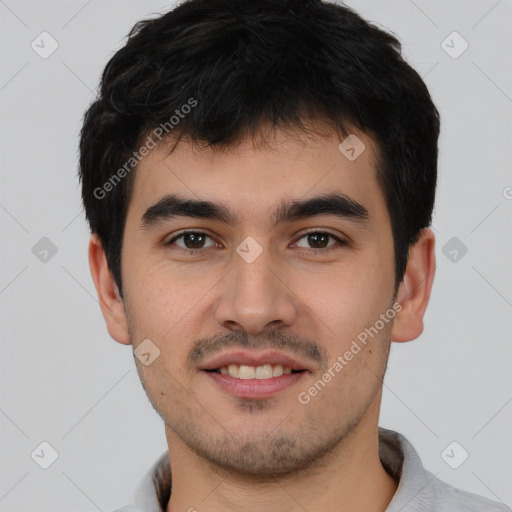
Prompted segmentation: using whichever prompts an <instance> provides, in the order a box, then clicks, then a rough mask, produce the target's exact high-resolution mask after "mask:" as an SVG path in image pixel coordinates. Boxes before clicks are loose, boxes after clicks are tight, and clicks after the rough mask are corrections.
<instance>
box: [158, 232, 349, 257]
mask: <svg viewBox="0 0 512 512" xmlns="http://www.w3.org/2000/svg"><path fill="white" fill-rule="evenodd" d="M188 234H194V235H205V236H207V237H208V238H212V237H211V236H210V235H208V234H207V233H204V232H203V231H192V230H191V231H183V232H181V233H180V234H179V235H176V236H175V237H174V238H172V239H171V240H169V241H168V242H166V243H165V244H164V246H166V247H169V246H171V245H172V244H173V243H174V242H176V240H179V239H180V238H183V236H185V235H188ZM308 235H328V236H329V237H331V238H333V239H334V240H336V242H338V244H339V245H341V246H345V245H348V244H347V242H345V241H343V240H342V239H341V238H339V237H337V236H336V235H333V234H332V233H329V232H328V231H319V230H314V231H308V232H307V233H304V234H302V235H301V236H300V237H299V238H298V239H297V241H299V240H301V239H302V238H304V237H306V236H308ZM212 239H213V238H212ZM294 243H296V242H294ZM179 249H180V250H181V251H183V252H185V253H186V254H188V255H189V256H199V255H200V254H202V253H204V252H207V251H209V250H210V249H212V247H207V248H205V249H184V248H183V247H179ZM301 249H302V251H301ZM338 249H340V247H339V246H337V245H336V244H333V245H331V246H329V247H327V248H326V249H314V248H311V249H305V248H303V247H302V248H299V252H303V251H307V252H308V253H311V252H313V254H320V253H321V254H326V253H331V252H332V251H336V250H338Z"/></svg>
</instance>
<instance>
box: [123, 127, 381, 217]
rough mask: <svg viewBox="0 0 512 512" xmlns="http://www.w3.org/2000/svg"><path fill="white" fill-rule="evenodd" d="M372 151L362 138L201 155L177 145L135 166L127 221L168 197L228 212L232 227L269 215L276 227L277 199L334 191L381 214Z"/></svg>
mask: <svg viewBox="0 0 512 512" xmlns="http://www.w3.org/2000/svg"><path fill="white" fill-rule="evenodd" d="M377 163H378V146H377V144H376V143H375V141H374V140H373V139H372V138H371V137H370V136H369V135H367V134H365V133H362V132H360V131H355V130H354V131H353V132H351V133H350V135H349V137H348V138H346V137H343V136H342V137H340V136H339V135H338V134H336V132H335V131H333V132H332V133H330V134H328V135H327V136H326V135H325V134H324V135H323V136H315V135H311V134H308V135H296V134H294V135H290V134H289V133H286V132H283V131H279V130H278V131H276V132H275V133H274V134H273V135H272V136H270V137H269V138H268V139H267V140H266V143H264V144H260V145H255V143H254V139H253V138H252V137H246V138H245V139H243V140H242V142H240V143H239V144H236V145H233V146H229V147H222V148H220V147H206V148H205V147H200V146H198V145H196V144H193V143H191V142H188V141H186V140H182V141H180V142H179V143H178V144H177V146H176V147H175V148H174V150H173V151H172V153H170V151H169V146H164V145H162V146H159V147H157V148H155V149H153V150H152V151H151V152H150V153H149V154H148V155H147V156H146V157H145V158H144V159H143V160H142V161H141V162H140V163H139V164H138V166H137V169H136V170H135V171H134V172H135V175H134V176H133V188H132V193H131V200H130V204H129V208H128V219H127V223H128V220H130V221H135V220H137V221H140V218H141V217H142V215H143V214H144V212H145V211H146V210H147V208H149V207H150V206H151V205H153V204H155V203H156V202H157V201H158V200H159V199H161V198H162V197H163V196H165V195H167V194H178V195H180V196H181V197H185V198H190V199H194V200H202V199H204V200H209V201H215V202H218V203H219V204H224V205H229V206H230V211H232V212H233V213H235V215H236V217H237V219H239V220H240V219H242V220H243V219H244V218H245V219H246V220H250V219H251V218H254V215H258V216H261V215H262V214H263V215H268V216H269V217H272V218H271V219H269V220H275V211H276V206H277V205H278V204H279V203H282V201H283V198H286V199H288V200H297V199H300V198H302V199H304V198H306V197H308V196H311V197H313V196H318V195H321V194H327V193H330V192H333V191H336V192H338V193H341V194H344V195H345V196H347V197H348V198H349V199H352V200H354V201H356V202H358V203H360V204H362V205H364V206H365V208H366V209H367V210H368V211H369V212H370V215H371V210H373V209H375V207H378V206H379V205H380V206H381V207H382V206H383V194H382V192H381V190H380V186H379V185H378V181H377Z"/></svg>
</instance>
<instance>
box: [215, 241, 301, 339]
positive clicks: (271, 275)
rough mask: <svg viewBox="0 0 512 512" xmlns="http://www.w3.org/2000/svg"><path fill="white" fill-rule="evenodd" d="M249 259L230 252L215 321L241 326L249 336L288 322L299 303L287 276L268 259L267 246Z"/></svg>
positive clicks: (291, 322)
mask: <svg viewBox="0 0 512 512" xmlns="http://www.w3.org/2000/svg"><path fill="white" fill-rule="evenodd" d="M249 261H250V260H248V261H246V260H245V259H244V258H242V257H241V256H239V255H238V254H237V253H235V254H234V255H233V265H234V268H233V270H232V272H229V273H228V274H227V276H226V277H225V279H224V281H223V284H222V285H221V296H220V297H219V299H218V301H217V307H216V311H215V316H216V321H217V322H218V323H219V325H222V326H223V327H225V328H228V329H231V330H240V329H243V330H245V331H246V332H247V333H248V334H249V335H252V336H257V335H258V334H261V333H262V332H264V331H266V330H268V329H269V328H271V327H272V328H277V327H287V326H290V325H292V324H293V323H294V321H295V318H296V316H297V313H298V309H299V307H298V300H297V298H296V297H295V295H294V294H293V291H292V290H291V288H290V285H289V283H287V281H288V280H289V279H287V277H289V276H287V275H286V273H285V272H284V270H282V269H281V270H280V269H279V266H278V265H276V263H275V262H273V261H272V258H271V255H270V251H269V250H263V252H262V253H261V254H260V255H259V256H258V257H257V258H256V259H255V260H254V261H252V262H249Z"/></svg>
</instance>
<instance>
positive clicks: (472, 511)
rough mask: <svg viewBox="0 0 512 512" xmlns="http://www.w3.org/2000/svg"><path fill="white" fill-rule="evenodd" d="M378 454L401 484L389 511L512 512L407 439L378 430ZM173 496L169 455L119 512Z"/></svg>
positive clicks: (156, 509)
mask: <svg viewBox="0 0 512 512" xmlns="http://www.w3.org/2000/svg"><path fill="white" fill-rule="evenodd" d="M379 453H380V459H381V461H382V465H383V466H384V467H385V469H386V471H387V472H388V473H389V474H390V475H391V476H393V478H395V480H397V481H399V484H398V489H397V491H396V493H395V495H394V496H393V499H392V500H391V503H390V504H389V506H388V508H387V509H386V512H484V511H485V512H512V511H511V510H510V508H508V507H507V506H506V505H504V504H501V503H497V502H495V501H491V500H488V499H487V498H483V497H482V496H478V495H476V494H473V493H470V492H466V491H462V490H460V489H456V488H455V487H452V486H450V485H448V484H445V483H444V482H442V481H441V480H439V479H437V478H436V477H435V476H434V475H432V474H431V473H429V472H428V471H427V470H426V469H425V468H424V467H423V464H422V463H421V460H420V458H419V456H418V454H417V452H416V450H415V449H414V448H413V446H412V445H411V443H409V441H407V439H406V438H405V437H404V436H403V435H401V434H399V433H397V432H393V431H392V430H387V429H384V428H381V427H379ZM170 494H171V468H170V464H169V454H168V452H165V453H163V454H162V455H161V456H160V457H159V458H158V460H157V461H156V462H155V463H154V464H153V466H152V467H151V468H150V470H149V471H148V473H147V474H146V475H145V476H144V478H143V479H142V480H141V481H140V483H139V485H138V487H137V490H136V492H135V495H134V504H133V505H128V506H126V507H123V508H121V509H119V510H117V511H116V512H165V508H166V506H167V502H168V501H169V497H170Z"/></svg>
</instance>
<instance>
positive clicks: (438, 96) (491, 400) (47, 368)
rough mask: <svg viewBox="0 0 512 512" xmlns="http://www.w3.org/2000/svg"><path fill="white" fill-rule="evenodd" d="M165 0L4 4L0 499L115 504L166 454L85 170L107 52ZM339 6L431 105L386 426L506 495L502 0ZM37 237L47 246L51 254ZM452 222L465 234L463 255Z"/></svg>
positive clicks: (507, 95) (489, 492) (511, 326)
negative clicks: (418, 83)
mask: <svg viewBox="0 0 512 512" xmlns="http://www.w3.org/2000/svg"><path fill="white" fill-rule="evenodd" d="M172 5H173V3H172V2H164V1H126V0H123V1H117V0H116V1H113V0H109V1H100V0H92V1H88V2H87V1H83V0H80V1H74V0H73V1H37V2H36V1H32V2H28V1H21V0H0V34H1V36H0V37H1V63H2V65H1V66H0V106H1V134H0V144H1V155H2V165H1V169H2V182H1V189H0V219H1V237H2V252H1V261H2V272H1V276H0V307H1V312H2V328H1V338H2V343H1V358H0V365H1V394H0V431H1V456H0V464H1V473H0V474H1V479H0V510H1V511H13V512H14V511H16V512H18V511H19V512H21V511H23V512H25V511H32V510H34V511H35V510H38V511H39V512H46V511H48V512H49V511H52V512H57V511H69V510H73V511H77V512H78V511H84V512H85V511H96V510H101V511H106V512H108V511H111V510H113V509H115V508H117V507H119V506H121V505H124V504H126V503H128V502H130V501H131V498H132V493H133V489H134V486H135V484H136V482H137V481H138V480H139V478H140V477H141V476H142V474H143V473H144V472H145V471H146V469H147V468H148V467H149V465H150V464H152V463H153V461H154V460H155V459H156V457H157V456H158V455H160V454H161V453H162V452H163V451H164V450H166V443H165V437H164V429H163V424H162V422H161V420H160V418H159V417H158V416H157V414H156V413H155V412H154V411H153V409H152V407H151V406H150V404H149V402H148V400H147V398H146V396H145V394H144V391H143V389H142V386H141V384H140V383H139V379H138V376H137V373H136V370H135V366H134V362H133V359H132V355H131V352H130V351H131V348H130V347H125V346H122V345H119V344H117V343H115V342H114V341H113V340H112V339H111V338H110V337H109V335H108V333H107V330H106V328H105V325H104V321H103V317H102V316H101V313H100V308H99V305H98V303H97V299H96V293H95V290H94V286H93V282H92V279H91V277H90V273H89V266H88V261H87V244H88V235H89V233H88V229H87V226H86V223H85V219H84V214H83V211H82V208H81V203H80V191H79V187H78V181H77V178H76V167H77V140H78V139H77V136H78V131H79V129H80V126H81V120H82V115H83V113H84V111H85V109H86V107H87V106H88V105H89V103H90V102H91V101H92V100H93V97H94V91H95V89H96V87H97V84H98V81H99V76H100V73H101V71H102V70H103V67H104V65H105V64H106V62H107V61H108V59H109V58H110V57H111V55H112V54H113V53H114V51H115V50H117V49H119V48H120V47H121V46H122V45H123V38H124V37H125V35H126V34H127V33H128V31H129V29H130V28H131V27H132V25H133V24H134V23H135V22H136V21H138V20H139V19H141V18H144V17H147V16H148V15H150V14H152V13H157V12H164V11H166V10H167V9H168V8H170V7H171V6H172ZM348 5H350V6H352V7H354V8H355V9H356V10H358V12H360V13H361V14H362V15H363V16H365V17H366V18H367V19H369V20H372V21H374V22H375V23H376V24H377V25H379V26H381V27H384V28H387V29H390V30H392V31H393V32H394V33H395V34H397V35H398V36H399V38H400V40H401V41H402V43H403V49H404V54H405V56H406V58H407V59H408V60H409V62H410V63H411V64H412V65H413V66H414V67H415V68H416V69H417V70H418V72H419V73H420V74H421V75H422V76H423V77H424V79H425V81H426V83H427V85H428V87H429V89H430V91H431V93H432V96H433V99H434V102H435V103H436V104H437V106H438V108H439V110H440V112H441V116H442V135H441V140H440V160H439V171H440V181H439V189H438V196H437V208H436V214H435V218H434V228H435V231H436V234H437V249H436V253H437V258H438V266H437V276H436V279H435V285H434V290H433V294H432V299H431V304H430V306H429V309H428V312H427V315H426V328H425V331H424V333H423V335H422V336H421V338H420V339H418V340H417V341H414V342H411V343H405V344H400V345H398V344H393V347H392V353H391V359H390V364H389V370H388V374H387V377H386V379H385V388H384V399H383V407H382V414H381V421H380V424H381V425H382V426H384V427H387V428H392V429H394V430H397V431H399V432H402V433H403V434H405V435H406V436H407V437H408V438H409V439H410V440H411V441H412V443H413V444H414V446H415V447H416V449H417V450H418V451H419V453H420V456H421V458H422V460H423V462H424V464H425V466H426V467H427V468H428V469H429V470H430V471H432V472H433V473H434V474H436V475H437V476H438V477H439V478H441V479H442V480H444V481H446V482H448V483H450V484H453V485H455V486H457V487H460V488H463V489H466V490H469V491H472V492H475V493H478V494H481V495H484V496H487V497H489V498H492V499H494V500H497V501H503V502H505V503H507V504H508V505H509V506H510V505H511V504H512V443H511V441H510V438H511V433H512V372H511V362H512V348H511V347H512V342H511V339H510V338H511V336H510V334H511V332H512V314H511V313H512V272H511V270H510V267H511V256H512V237H511V234H512V233H511V222H510V221H511V214H512V200H511V198H512V188H507V187H512V173H511V142H512V140H511V134H512V72H511V64H510V55H511V53H512V36H511V31H510V27H511V25H512V0H500V1H496V0H492V1H491V0H479V1H467V0H466V1H462V0H461V1H453V0H452V1H427V0H415V1H412V0H403V1H393V2H390V1H386V2H382V1H376V0H375V1H372V2H368V1H362V2H356V1H351V2H348ZM43 31H47V32H49V33H50V34H51V36H52V37H53V38H54V39H55V40H56V41H57V42H58V44H59V47H58V49H57V50H56V51H55V53H53V54H52V55H51V56H50V57H49V58H47V59H42V58H41V57H40V56H39V55H38V54H37V53H36V52H35V51H34V50H33V49H32V48H31V42H32V41H33V40H36V41H37V38H38V36H39V34H40V33H41V32H43ZM453 31H457V32H458V33H459V34H460V35H461V36H462V37H463V38H464V39H465V40H466V41H467V42H468V43H469V48H468V49H467V50H466V51H465V52H464V53H463V54H462V55H460V56H459V57H458V58H456V59H454V58H452V57H450V56H449V55H448V54H447V53H446V52H445V51H444V50H443V48H442V46H441V43H442V41H443V40H445V39H446V37H447V36H448V35H449V34H451V33H452V32H453ZM451 41H453V42H451ZM445 44H446V43H445ZM448 44H449V45H450V46H454V50H452V51H456V50H457V49H460V48H461V46H460V40H453V39H452V40H450V39H448ZM46 48H48V46H46ZM42 237H48V238H49V239H50V240H51V241H52V242H53V243H54V244H55V246H56V247H57V249H58V252H57V253H56V254H55V255H54V256H53V257H51V258H49V259H48V261H47V262H46V263H44V262H42V261H40V259H39V258H37V257H36V255H34V254H33V252H32V247H33V246H34V245H35V244H36V243H37V242H38V241H39V240H40V239H41V238H42ZM452 237H457V238H458V239H459V240H460V241H461V242H462V243H464V245H465V246H466V247H467V248H468V252H467V254H465V255H464V256H462V257H461V256H460V255H461V253H460V252H459V253H458V258H457V259H458V261H455V262H453V261H451V260H450V259H449V258H448V257H447V256H445V255H444V254H443V252H442V247H443V246H444V245H445V244H446V243H447V242H448V241H449V240H450V239H451V238H452ZM447 252H448V251H447ZM42 441H47V442H48V443H50V444H51V445H52V446H53V447H54V448H55V450H57V452H58V455H59V457H58V459H57V460H56V461H55V463H54V464H53V465H51V466H50V467H49V468H48V469H46V470H44V469H42V468H41V467H39V466H38V465H37V464H36V463H35V462H34V460H33V459H32V458H31V453H32V452H33V450H34V449H35V448H36V447H38V446H39V444H40V443H41V442H42ZM452 441H457V442H458V443H459V444H460V445H461V446H462V447H463V448H464V449H465V450H467V452H468V453H469V458H468V459H467V460H466V461H465V462H464V463H463V464H462V465H461V466H460V467H459V468H458V469H452V468H451V467H449V466H448V464H447V463H446V462H445V460H443V457H442V456H441V453H442V452H443V450H444V449H445V448H446V447H447V446H448V445H449V444H450V443H451V442H452ZM47 453H48V452H47ZM449 453H450V454H451V452H449ZM453 453H454V457H452V459H453V458H457V457H459V456H460V455H459V454H458V453H459V452H457V450H456V451H455V452H453Z"/></svg>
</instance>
